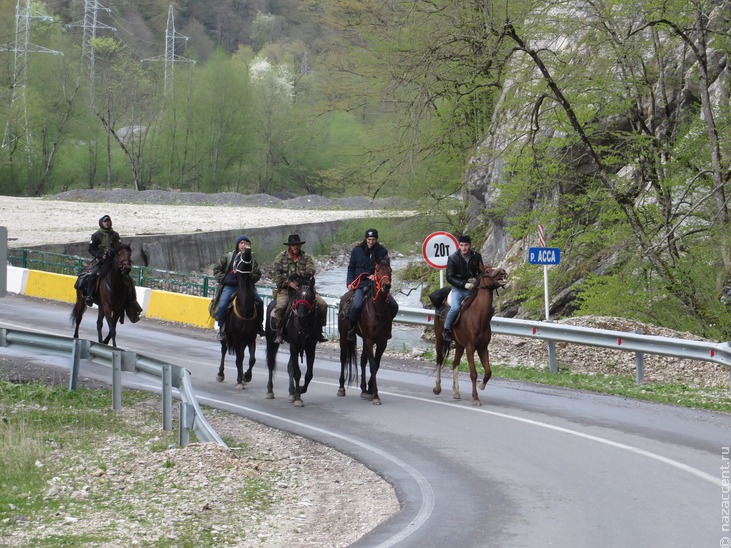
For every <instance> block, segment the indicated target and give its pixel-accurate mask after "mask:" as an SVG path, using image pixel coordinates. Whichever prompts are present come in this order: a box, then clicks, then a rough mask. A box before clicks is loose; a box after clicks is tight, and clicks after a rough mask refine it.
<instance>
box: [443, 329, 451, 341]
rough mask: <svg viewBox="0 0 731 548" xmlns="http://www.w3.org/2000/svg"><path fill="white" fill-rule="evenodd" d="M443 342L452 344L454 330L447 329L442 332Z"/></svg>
mask: <svg viewBox="0 0 731 548" xmlns="http://www.w3.org/2000/svg"><path fill="white" fill-rule="evenodd" d="M442 340H443V341H444V342H452V330H451V329H445V330H444V331H442Z"/></svg>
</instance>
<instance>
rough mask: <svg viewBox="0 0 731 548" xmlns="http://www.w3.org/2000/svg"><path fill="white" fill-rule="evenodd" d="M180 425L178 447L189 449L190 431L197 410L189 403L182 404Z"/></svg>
mask: <svg viewBox="0 0 731 548" xmlns="http://www.w3.org/2000/svg"><path fill="white" fill-rule="evenodd" d="M179 409H180V425H179V427H178V445H180V447H187V446H188V443H189V442H190V429H191V428H193V421H194V420H195V408H194V407H193V406H192V405H190V404H189V403H185V402H182V401H181V402H180V404H179Z"/></svg>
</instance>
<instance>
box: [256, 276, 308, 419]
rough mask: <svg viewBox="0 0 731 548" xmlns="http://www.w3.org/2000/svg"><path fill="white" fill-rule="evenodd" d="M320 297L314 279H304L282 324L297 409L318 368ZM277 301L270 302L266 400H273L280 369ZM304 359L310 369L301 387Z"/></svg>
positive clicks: (290, 399) (290, 300)
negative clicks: (273, 317) (273, 319)
mask: <svg viewBox="0 0 731 548" xmlns="http://www.w3.org/2000/svg"><path fill="white" fill-rule="evenodd" d="M316 298H317V295H316V293H315V278H302V279H300V280H299V282H298V285H297V289H296V291H294V292H292V294H291V296H290V298H289V305H288V310H287V311H286V312H285V314H284V317H283V319H282V321H284V322H285V325H284V330H283V332H282V333H283V335H284V340H285V341H287V342H288V343H289V362H288V363H287V372H288V373H289V401H291V402H292V403H294V406H295V407H302V406H303V405H304V403H303V402H302V394H305V393H306V392H307V387H308V386H309V384H310V381H312V376H313V372H314V371H313V369H314V365H315V350H316V347H317V343H318V339H319V337H320V320H319V318H318V317H317V304H316V300H315V299H316ZM274 304H275V303H274V301H272V302H271V303H270V306H269V313H267V330H266V333H267V335H266V338H267V368H268V369H269V382H268V383H267V395H266V397H267V399H274V373H275V371H276V367H277V359H276V358H277V351H278V350H279V345H278V344H277V343H276V342H274V338H275V336H276V330H275V329H272V326H271V309H272V308H273V307H274ZM303 357H304V359H305V362H306V364H307V370H306V371H305V382H304V383H303V384H300V380H301V379H302V370H301V368H300V363H299V362H300V361H301V360H302V359H303Z"/></svg>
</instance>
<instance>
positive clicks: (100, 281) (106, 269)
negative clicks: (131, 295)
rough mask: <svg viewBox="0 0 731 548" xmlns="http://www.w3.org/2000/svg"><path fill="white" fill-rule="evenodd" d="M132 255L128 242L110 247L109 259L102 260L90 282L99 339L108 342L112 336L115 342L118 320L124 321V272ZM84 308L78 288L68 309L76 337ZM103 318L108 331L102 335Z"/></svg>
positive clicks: (125, 286)
mask: <svg viewBox="0 0 731 548" xmlns="http://www.w3.org/2000/svg"><path fill="white" fill-rule="evenodd" d="M131 256H132V249H131V248H130V247H129V246H128V245H127V244H119V245H117V247H115V248H114V249H113V250H112V252H111V256H110V257H109V259H107V260H106V261H105V262H104V263H102V265H101V267H100V269H99V276H97V278H96V280H94V282H93V286H92V287H93V289H92V297H93V299H94V302H95V303H96V304H97V306H98V307H99V314H98V316H97V319H96V332H97V335H98V337H99V342H100V343H104V344H108V343H109V341H110V340H111V341H112V346H117V322H120V323H124V308H125V304H126V303H127V298H128V294H127V285H126V282H125V276H129V272H130V270H131V269H132V260H131V259H130V257H131ZM85 311H86V304H85V302H84V294H83V293H82V291H81V290H80V289H77V290H76V304H75V305H74V309H73V310H72V311H71V324H72V325H74V326H75V329H74V338H75V339H77V338H78V337H79V326H80V325H81V318H82V317H83V316H84V312H85ZM105 319H106V320H107V327H108V328H109V333H108V334H107V336H106V337H104V338H103V339H102V328H103V327H104V320H105Z"/></svg>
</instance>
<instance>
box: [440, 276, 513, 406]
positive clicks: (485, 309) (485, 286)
mask: <svg viewBox="0 0 731 548" xmlns="http://www.w3.org/2000/svg"><path fill="white" fill-rule="evenodd" d="M506 283H507V274H506V272H505V270H503V269H502V268H489V267H488V268H485V270H484V271H482V273H481V274H480V275H479V276H478V277H477V281H476V283H475V287H474V288H473V289H472V290H471V291H470V294H469V295H468V296H467V298H466V299H465V300H464V301H463V303H462V310H461V312H460V313H459V316H458V317H457V320H456V321H455V323H454V325H453V326H452V340H453V341H454V343H453V344H454V360H453V362H452V372H453V381H452V396H453V398H454V399H455V400H459V399H461V397H460V395H459V362H460V360H461V359H462V354H463V353H465V352H466V354H467V363H468V364H469V366H470V379H471V380H472V403H473V404H474V405H482V402H481V401H480V398H479V397H478V396H477V387H478V383H477V368H476V367H475V352H477V355H478V356H479V358H480V363H481V364H482V367H483V368H484V370H485V377H484V378H483V379H482V380H481V381H480V383H479V387H480V390H484V389H485V385H486V384H487V381H489V380H490V377H491V376H492V371H491V369H490V357H489V353H488V350H487V345H488V344H490V338H491V336H492V331H491V330H490V320H491V319H492V314H493V307H492V294H493V291H495V290H497V289H499V288H501V287H504V286H505V284H506ZM434 330H435V334H436V351H437V380H436V385H435V386H434V390H433V392H434V393H435V394H437V395H438V394H440V393H441V391H442V364H443V363H444V358H445V357H446V354H449V349H450V345H449V344H448V343H445V342H444V339H443V337H442V333H443V332H444V317H442V316H440V315H438V314H437V315H435V318H434ZM445 346H446V353H445V351H444V349H445Z"/></svg>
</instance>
